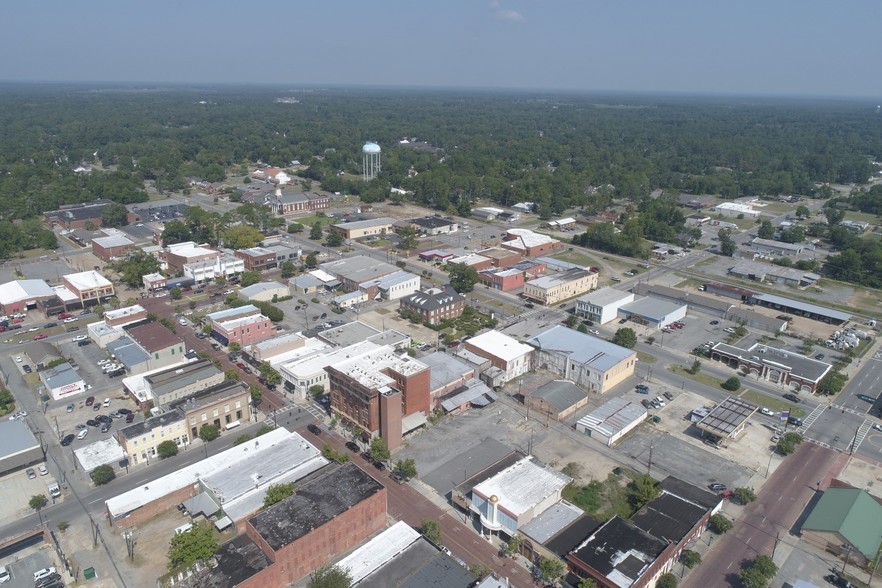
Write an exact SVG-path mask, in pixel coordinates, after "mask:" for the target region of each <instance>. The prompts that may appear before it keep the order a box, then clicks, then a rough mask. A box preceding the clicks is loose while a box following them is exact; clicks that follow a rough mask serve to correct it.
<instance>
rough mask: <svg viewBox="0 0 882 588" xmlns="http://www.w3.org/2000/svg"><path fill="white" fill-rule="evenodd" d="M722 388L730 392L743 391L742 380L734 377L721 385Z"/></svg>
mask: <svg viewBox="0 0 882 588" xmlns="http://www.w3.org/2000/svg"><path fill="white" fill-rule="evenodd" d="M720 388H722V389H723V390H728V391H729V392H736V391H738V390H740V389H741V380H739V379H738V378H736V377H735V376H732V377H731V378H729V379H728V380H726V381H725V382H723V383H721V384H720Z"/></svg>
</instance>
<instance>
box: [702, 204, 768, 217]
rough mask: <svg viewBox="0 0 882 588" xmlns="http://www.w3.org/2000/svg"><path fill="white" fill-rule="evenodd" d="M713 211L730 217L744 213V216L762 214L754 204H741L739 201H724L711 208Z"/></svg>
mask: <svg viewBox="0 0 882 588" xmlns="http://www.w3.org/2000/svg"><path fill="white" fill-rule="evenodd" d="M711 211H713V212H715V213H717V214H721V215H723V216H730V217H737V216H739V215H744V218H757V217H758V216H759V215H760V211H758V210H756V209H754V208H753V207H752V206H750V205H748V204H740V203H738V202H723V203H721V204H717V205H716V206H714V207H713V208H711Z"/></svg>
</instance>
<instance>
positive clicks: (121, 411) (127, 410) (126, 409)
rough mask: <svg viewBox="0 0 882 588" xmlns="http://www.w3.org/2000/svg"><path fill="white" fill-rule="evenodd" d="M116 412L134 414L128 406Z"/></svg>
mask: <svg viewBox="0 0 882 588" xmlns="http://www.w3.org/2000/svg"><path fill="white" fill-rule="evenodd" d="M116 412H118V413H119V414H122V415H126V414H132V411H130V410H129V409H128V408H118V409H116Z"/></svg>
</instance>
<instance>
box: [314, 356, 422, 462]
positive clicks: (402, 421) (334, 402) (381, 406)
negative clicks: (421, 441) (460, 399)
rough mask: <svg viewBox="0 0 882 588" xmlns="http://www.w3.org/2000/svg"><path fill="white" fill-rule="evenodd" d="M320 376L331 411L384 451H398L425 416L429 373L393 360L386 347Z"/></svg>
mask: <svg viewBox="0 0 882 588" xmlns="http://www.w3.org/2000/svg"><path fill="white" fill-rule="evenodd" d="M325 371H326V372H328V378H329V384H330V391H331V410H332V411H333V412H334V413H335V414H336V415H338V416H339V417H340V418H342V419H345V420H347V421H349V422H351V423H353V424H355V425H357V426H359V427H361V428H362V429H364V430H365V431H367V432H368V433H370V434H371V435H379V436H380V437H383V438H384V439H385V440H386V443H387V445H388V446H389V449H396V448H397V447H399V446H400V445H401V438H402V435H403V434H404V433H406V432H408V431H409V430H411V429H413V428H415V427H416V426H419V425H420V424H422V423H424V422H425V418H426V416H428V413H429V388H430V386H429V375H430V370H429V367H428V366H426V365H425V364H423V363H421V362H419V361H417V360H415V359H413V358H411V357H409V356H407V355H406V354H402V355H398V354H396V353H395V350H394V349H393V348H392V347H391V346H389V345H384V346H382V347H380V348H379V349H377V350H375V351H373V352H371V353H367V354H364V355H361V356H359V357H356V358H353V359H350V360H347V361H343V362H340V363H338V364H336V365H331V366H328V367H326V368H325Z"/></svg>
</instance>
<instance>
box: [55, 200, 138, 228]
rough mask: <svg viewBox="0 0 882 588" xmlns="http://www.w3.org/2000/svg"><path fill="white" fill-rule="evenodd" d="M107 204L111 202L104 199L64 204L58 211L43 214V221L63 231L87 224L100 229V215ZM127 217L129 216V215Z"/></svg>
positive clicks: (111, 202) (83, 226)
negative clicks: (62, 228) (59, 227)
mask: <svg viewBox="0 0 882 588" xmlns="http://www.w3.org/2000/svg"><path fill="white" fill-rule="evenodd" d="M108 204H113V201H112V200H107V199H106V198H101V199H99V200H94V201H92V202H83V203H81V204H66V205H64V206H62V207H61V208H59V209H58V210H52V211H49V212H44V213H43V219H44V220H45V221H46V224H47V225H49V226H54V225H58V226H62V227H64V228H65V229H82V228H85V226H86V223H89V222H91V223H92V224H93V225H95V226H98V227H100V226H101V214H102V213H103V212H104V207H105V206H107V205H108ZM129 215H130V216H131V213H129Z"/></svg>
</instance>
